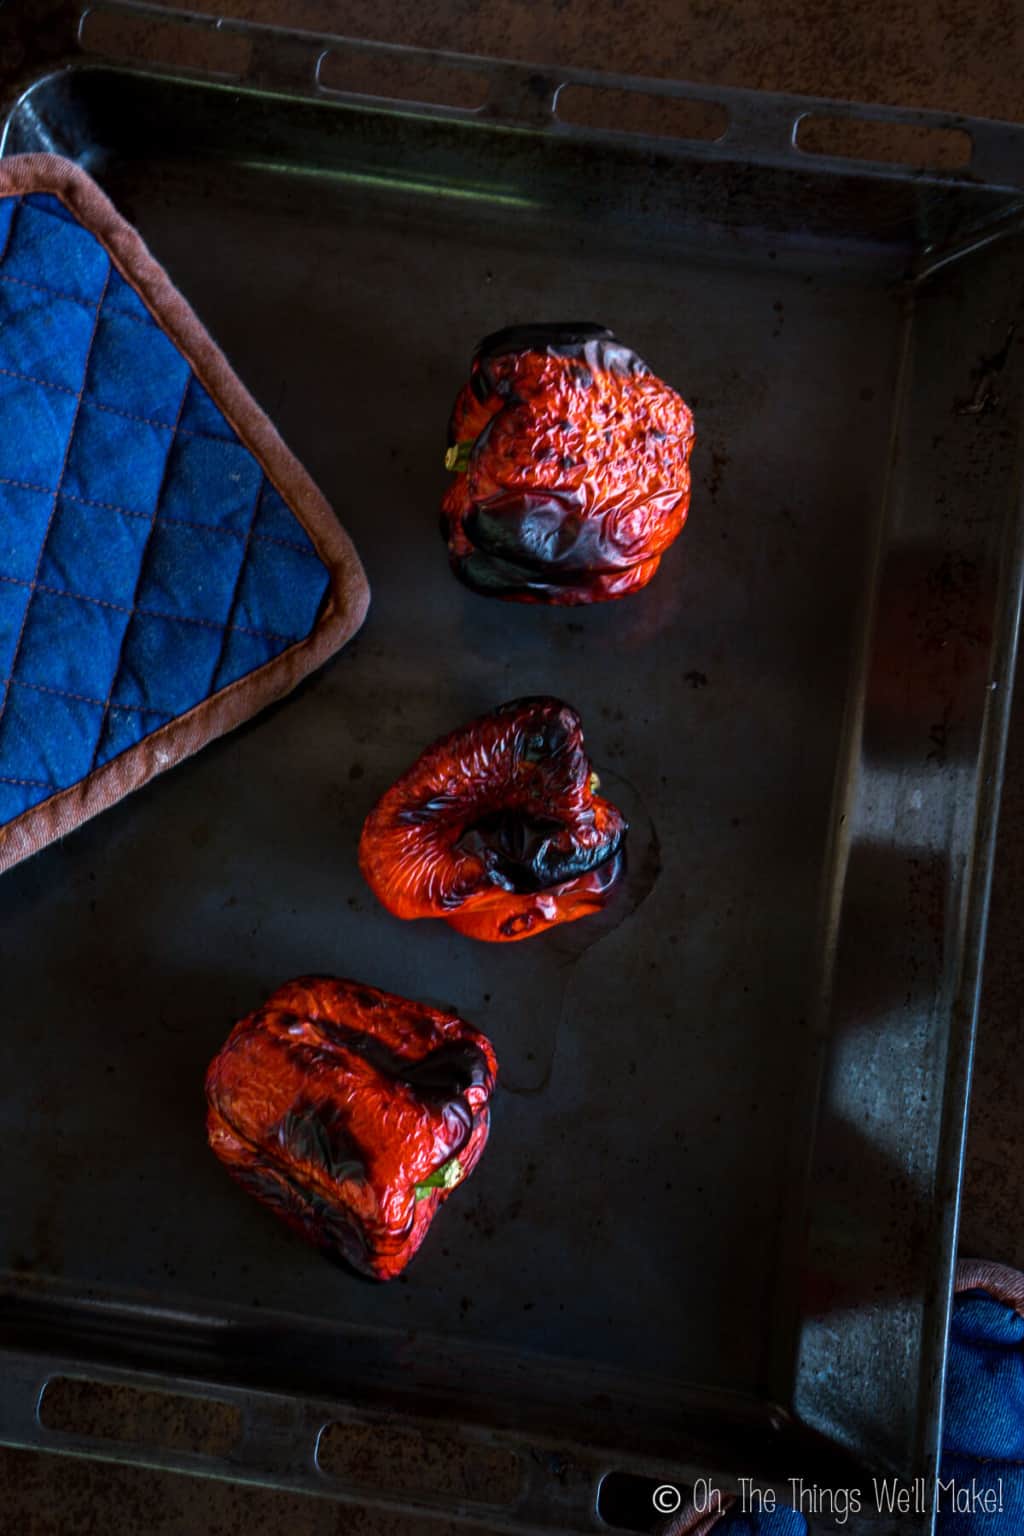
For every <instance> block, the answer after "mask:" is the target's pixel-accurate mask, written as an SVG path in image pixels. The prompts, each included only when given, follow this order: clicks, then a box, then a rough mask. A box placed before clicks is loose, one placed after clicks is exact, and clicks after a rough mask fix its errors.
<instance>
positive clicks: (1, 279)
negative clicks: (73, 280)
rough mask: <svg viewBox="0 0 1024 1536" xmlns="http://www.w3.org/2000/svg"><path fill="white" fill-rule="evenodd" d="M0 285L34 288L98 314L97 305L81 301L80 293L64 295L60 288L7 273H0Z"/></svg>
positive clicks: (87, 300) (84, 300) (85, 300)
mask: <svg viewBox="0 0 1024 1536" xmlns="http://www.w3.org/2000/svg"><path fill="white" fill-rule="evenodd" d="M0 283H17V285H18V287H19V288H34V289H35V290H36V292H37V293H48V294H49V295H50V296H51V298H54V299H68V300H69V301H70V302H71V303H72V304H81V306H82V308H83V309H95V310H96V312H97V314H98V313H99V305H98V304H94V303H93V302H92V301H91V300H90V299H83V298H82V295H81V294H80V293H65V292H64V291H63V289H61V288H49V287H47V285H46V284H45V283H33V282H30V281H29V279H28V278H27V277H14V276H12V275H11V273H9V272H0Z"/></svg>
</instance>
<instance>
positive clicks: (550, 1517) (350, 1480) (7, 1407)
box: [0, 1351, 605, 1536]
mask: <svg viewBox="0 0 1024 1536" xmlns="http://www.w3.org/2000/svg"><path fill="white" fill-rule="evenodd" d="M0 1444H6V1445H17V1446H25V1447H30V1448H32V1449H35V1450H40V1451H59V1452H61V1453H63V1454H65V1455H71V1456H85V1457H89V1458H95V1459H99V1460H104V1461H112V1462H117V1463H122V1464H126V1465H135V1466H146V1467H151V1468H154V1469H157V1470H162V1471H169V1472H183V1473H190V1474H192V1475H200V1476H207V1477H216V1478H227V1479H230V1480H235V1481H238V1482H245V1483H259V1484H270V1485H271V1486H273V1487H277V1488H287V1489H291V1490H292V1491H294V1492H298V1493H316V1494H321V1495H325V1496H328V1497H330V1498H333V1499H337V1500H340V1501H342V1502H345V1503H359V1504H365V1505H372V1506H374V1507H376V1508H380V1509H385V1510H389V1511H392V1512H394V1513H399V1514H403V1515H406V1514H412V1515H421V1516H434V1517H437V1516H443V1517H445V1518H447V1519H450V1520H454V1521H457V1522H468V1523H470V1524H473V1525H477V1526H479V1525H486V1527H487V1528H488V1529H490V1530H492V1531H494V1532H496V1533H497V1532H505V1533H508V1536H544V1533H548V1532H552V1533H554V1532H560V1531H565V1532H568V1531H580V1530H586V1529H589V1528H591V1527H593V1526H595V1524H596V1523H597V1522H596V1513H595V1511H596V1501H597V1491H598V1488H599V1486H600V1484H601V1480H602V1477H603V1475H604V1473H605V1467H604V1465H603V1463H601V1462H599V1461H598V1460H597V1459H595V1458H593V1457H589V1456H583V1455H580V1454H579V1453H577V1452H575V1451H573V1452H563V1451H560V1450H557V1449H552V1448H551V1447H550V1446H547V1447H537V1446H532V1445H530V1446H527V1445H523V1444H521V1443H519V1442H517V1441H512V1440H506V1439H504V1438H502V1437H501V1436H499V1435H496V1434H492V1433H491V1432H490V1431H488V1430H486V1429H483V1428H479V1429H478V1428H476V1427H474V1426H454V1425H447V1424H440V1423H436V1422H434V1421H429V1422H428V1421H422V1420H411V1419H403V1418H402V1417H401V1416H388V1417H385V1416H384V1415H383V1414H356V1413H355V1412H354V1411H351V1410H349V1409H348V1408H346V1407H342V1406H340V1405H339V1406H336V1407H335V1406H328V1405H325V1404H323V1403H318V1402H310V1401H305V1400H302V1399H295V1398H289V1397H285V1396H283V1395H277V1394H269V1393H254V1392H248V1391H245V1390H244V1389H240V1388H232V1387H217V1388H216V1389H214V1390H209V1389H206V1388H204V1386H203V1385H202V1384H201V1383H190V1384H186V1383H184V1382H182V1381H181V1380H165V1379H163V1378H161V1377H159V1376H153V1375H149V1374H146V1375H139V1374H136V1373H134V1372H131V1373H128V1372H117V1371H109V1370H102V1369H101V1370H94V1369H93V1368H92V1367H91V1366H90V1367H85V1368H83V1367H82V1366H81V1365H76V1364H74V1363H72V1362H70V1361H67V1362H65V1361H62V1360H53V1359H49V1360H45V1359H40V1358H38V1357H35V1356H33V1355H31V1354H21V1353H18V1352H15V1351H5V1352H4V1357H3V1378H2V1386H0Z"/></svg>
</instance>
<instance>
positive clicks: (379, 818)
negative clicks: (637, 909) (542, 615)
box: [359, 698, 627, 943]
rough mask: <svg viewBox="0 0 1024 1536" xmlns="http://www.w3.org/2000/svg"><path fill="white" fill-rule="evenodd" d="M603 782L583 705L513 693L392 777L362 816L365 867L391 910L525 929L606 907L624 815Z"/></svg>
mask: <svg viewBox="0 0 1024 1536" xmlns="http://www.w3.org/2000/svg"><path fill="white" fill-rule="evenodd" d="M598 787H599V781H598V779H597V775H596V774H595V773H594V771H593V769H592V767H591V764H590V759H589V758H588V756H587V753H586V751H585V749H584V745H583V728H582V725H581V723H580V717H579V715H578V714H577V713H576V711H575V710H574V709H571V708H570V706H569V705H568V704H563V703H562V702H561V700H560V699H553V698H535V699H516V700H513V701H512V702H511V703H508V704H502V705H501V706H500V708H498V709H496V710H494V711H493V712H492V713H491V714H489V715H482V716H481V717H480V718H479V719H477V720H473V721H471V722H470V723H469V724H468V725H466V726H463V727H462V729H461V730H458V731H453V732H452V733H451V735H449V736H445V737H443V738H442V739H441V740H440V741H436V742H435V743H434V744H433V746H430V747H428V748H427V750H426V751H425V752H424V753H423V754H422V756H421V757H420V758H419V759H418V760H417V761H416V762H415V763H414V764H413V765H412V767H411V768H410V769H409V770H408V772H406V773H404V774H403V775H402V777H401V778H400V779H399V780H398V781H397V783H395V784H393V785H392V787H391V788H390V789H389V790H388V791H387V793H386V794H384V795H383V796H382V797H381V799H380V800H379V801H378V802H377V804H376V806H375V807H374V808H373V810H372V811H371V812H370V814H369V816H368V817H367V818H366V822H365V825H364V827H363V833H362V837H361V838H360V842H359V867H360V869H361V870H362V872H363V876H364V878H365V879H366V882H367V884H368V885H369V886H370V888H371V890H372V891H373V893H374V895H375V896H376V897H377V899H378V901H380V902H381V904H382V905H383V906H385V907H386V908H387V909H388V911H389V912H392V913H394V915H395V916H396V917H402V918H424V917H435V918H441V919H443V920H444V921H445V922H447V923H449V924H450V925H451V926H452V927H453V928H455V929H457V930H458V931H459V932H460V933H464V934H467V935H469V937H471V938H475V939H484V940H489V941H491V942H497V943H501V942H509V941H514V940H518V939H526V938H530V937H532V936H534V935H536V934H539V933H542V932H544V931H545V930H546V929H548V928H552V927H555V926H556V925H557V924H559V923H567V922H574V921H575V920H576V919H577V918H580V917H586V916H587V915H588V914H589V913H592V912H597V911H599V910H600V909H601V908H602V907H603V906H605V905H606V904H607V902H608V900H609V898H610V896H611V894H612V891H613V889H614V887H615V885H616V884H617V882H618V880H619V878H620V876H621V874H622V872H623V870H624V868H625V838H626V832H627V824H626V820H625V818H624V817H623V816H622V814H621V813H620V812H619V811H618V810H617V809H616V807H615V806H614V805H612V804H611V803H610V801H608V800H604V799H602V798H601V797H600V796H599V795H598V794H597V793H596V790H597V788H598Z"/></svg>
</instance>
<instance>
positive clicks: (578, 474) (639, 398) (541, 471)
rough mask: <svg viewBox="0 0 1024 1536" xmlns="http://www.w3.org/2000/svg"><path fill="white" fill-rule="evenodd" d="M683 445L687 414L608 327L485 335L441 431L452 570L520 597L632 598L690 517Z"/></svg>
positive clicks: (485, 589)
mask: <svg viewBox="0 0 1024 1536" xmlns="http://www.w3.org/2000/svg"><path fill="white" fill-rule="evenodd" d="M693 441H694V433H693V415H692V412H691V411H690V409H689V407H688V406H687V405H686V404H685V402H684V401H683V400H682V399H681V398H680V396H679V395H678V394H676V392H675V390H674V389H671V388H670V387H669V386H668V385H667V384H665V383H663V382H662V380H661V379H659V378H657V377H656V376H655V375H654V374H653V373H652V372H651V370H650V368H648V366H647V364H646V363H645V362H644V361H643V359H642V358H640V357H638V356H637V354H636V353H635V352H634V351H633V350H632V349H631V348H630V347H627V346H624V345H623V344H622V342H620V341H618V340H617V339H616V338H615V336H614V335H613V334H612V332H611V331H609V330H607V329H606V328H605V327H604V326H600V325H592V324H590V323H589V322H579V323H567V324H553V325H551V324H549V325H542V324H538V325H520V326H511V327H509V328H508V329H507V330H504V331H497V332H495V334H494V335H493V336H488V337H486V338H485V339H484V340H483V341H482V342H481V343H480V345H479V346H478V347H477V349H476V352H475V354H474V356H473V364H472V370H471V373H470V379H469V383H468V384H466V385H465V386H464V388H463V389H462V390H461V391H460V393H459V395H458V397H457V399H456V401H455V406H454V408H453V410H452V415H451V420H450V422H449V427H448V445H449V446H448V452H447V454H446V457H445V466H446V468H448V469H449V470H450V471H452V474H453V479H452V481H451V484H450V485H449V487H448V490H447V492H446V494H445V496H444V500H443V502H442V516H441V531H442V533H443V535H444V537H445V539H446V540H447V544H448V555H449V559H450V561H451V565H452V569H453V571H454V572H455V574H456V576H458V578H459V580H460V581H463V582H464V583H465V584H466V585H467V586H468V587H471V588H472V589H473V590H474V591H476V592H480V593H483V594H485V595H486V596H488V597H500V598H503V599H505V600H506V601H509V602H518V603H550V604H557V605H578V604H585V603H599V602H606V601H608V600H609V599H611V598H617V597H624V596H626V595H627V593H630V592H636V591H639V590H640V588H641V587H645V586H646V585H647V583H648V582H649V581H650V580H651V578H652V576H653V575H654V573H655V572H656V571H657V569H658V565H659V563H660V561H661V557H662V555H663V554H664V552H665V550H666V549H667V548H668V547H669V545H670V544H671V543H672V541H673V540H674V539H675V538H676V537H677V536H678V535H679V533H680V532H681V531H682V528H683V524H684V523H685V521H686V515H687V512H688V510H689V505H690V454H691V452H692V449H693Z"/></svg>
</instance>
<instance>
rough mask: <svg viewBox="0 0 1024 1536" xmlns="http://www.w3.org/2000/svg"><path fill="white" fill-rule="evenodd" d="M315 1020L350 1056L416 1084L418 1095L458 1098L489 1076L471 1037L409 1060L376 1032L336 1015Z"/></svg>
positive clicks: (482, 1082)
mask: <svg viewBox="0 0 1024 1536" xmlns="http://www.w3.org/2000/svg"><path fill="white" fill-rule="evenodd" d="M296 1022H299V1021H298V1020H297V1021H296ZM315 1024H316V1028H317V1030H318V1031H319V1033H320V1034H322V1035H323V1036H324V1037H325V1039H327V1040H329V1041H330V1042H331V1043H332V1044H334V1045H339V1046H341V1048H342V1049H343V1050H346V1051H351V1053H352V1054H353V1056H361V1057H362V1058H363V1060H364V1061H367V1062H369V1064H370V1066H371V1067H373V1069H374V1071H376V1072H379V1073H380V1074H381V1076H382V1077H390V1078H393V1079H394V1080H395V1081H396V1082H399V1083H406V1084H407V1085H408V1086H409V1087H410V1088H415V1090H416V1092H417V1093H418V1094H419V1095H420V1097H421V1098H428V1097H430V1098H434V1099H443V1098H449V1097H451V1098H457V1097H458V1096H460V1095H461V1094H464V1093H465V1092H466V1089H467V1088H480V1087H483V1085H484V1084H485V1083H486V1082H487V1081H488V1078H489V1076H490V1074H489V1071H488V1067H487V1058H486V1057H485V1056H484V1053H483V1051H481V1050H480V1048H479V1046H477V1045H474V1044H473V1042H472V1041H471V1040H446V1041H444V1042H443V1043H442V1044H441V1045H438V1046H435V1047H434V1049H433V1050H432V1051H428V1052H427V1054H426V1055H425V1056H421V1057H420V1058H419V1059H418V1060H411V1059H410V1058H409V1057H408V1056H403V1055H402V1053H401V1052H400V1051H395V1050H392V1048H391V1046H389V1045H387V1044H386V1043H385V1041H383V1040H380V1039H378V1037H377V1036H376V1035H369V1034H366V1033H365V1032H364V1031H363V1030H361V1029H353V1028H351V1026H350V1025H348V1024H339V1023H338V1022H337V1021H336V1020H335V1019H325V1018H323V1017H320V1018H318V1019H316V1020H315Z"/></svg>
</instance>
